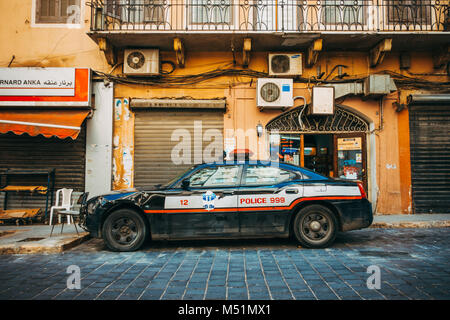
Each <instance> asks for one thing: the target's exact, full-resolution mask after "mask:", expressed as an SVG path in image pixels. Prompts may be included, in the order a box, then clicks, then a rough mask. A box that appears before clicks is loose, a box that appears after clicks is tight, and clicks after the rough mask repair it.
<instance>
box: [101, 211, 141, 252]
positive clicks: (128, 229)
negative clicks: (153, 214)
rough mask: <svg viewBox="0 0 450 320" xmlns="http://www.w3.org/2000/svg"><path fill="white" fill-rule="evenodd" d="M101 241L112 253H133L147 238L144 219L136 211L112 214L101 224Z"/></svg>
mask: <svg viewBox="0 0 450 320" xmlns="http://www.w3.org/2000/svg"><path fill="white" fill-rule="evenodd" d="M102 233H103V239H104V240H105V243H106V245H107V246H108V248H110V249H111V250H114V251H134V250H137V249H139V248H140V247H141V246H142V244H143V243H144V241H145V239H146V238H147V233H148V230H147V226H146V224H145V221H144V218H143V217H142V216H141V215H140V214H139V213H137V212H136V211H133V210H130V209H120V210H117V211H114V212H112V213H111V214H110V215H109V216H108V217H107V218H106V220H105V223H104V224H103V230H102Z"/></svg>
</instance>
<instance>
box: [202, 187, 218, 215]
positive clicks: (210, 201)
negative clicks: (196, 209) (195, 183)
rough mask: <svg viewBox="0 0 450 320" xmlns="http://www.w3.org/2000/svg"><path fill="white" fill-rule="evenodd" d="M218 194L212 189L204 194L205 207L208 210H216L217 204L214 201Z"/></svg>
mask: <svg viewBox="0 0 450 320" xmlns="http://www.w3.org/2000/svg"><path fill="white" fill-rule="evenodd" d="M216 198H217V197H216V195H215V194H214V192H212V191H206V193H204V194H203V208H204V209H205V210H207V211H211V210H214V208H215V205H214V202H215V200H216Z"/></svg>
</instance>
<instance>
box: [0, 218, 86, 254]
mask: <svg viewBox="0 0 450 320" xmlns="http://www.w3.org/2000/svg"><path fill="white" fill-rule="evenodd" d="M50 231H51V226H49V225H37V224H36V225H24V226H0V254H22V253H58V252H62V251H64V250H67V249H69V248H72V247H74V246H76V245H78V244H80V243H81V242H83V241H84V240H86V239H88V238H89V234H88V233H87V232H84V230H83V229H81V228H79V227H78V232H79V235H78V234H77V233H76V230H75V227H74V225H73V224H71V225H67V224H64V229H63V233H62V234H61V225H60V224H58V225H55V228H54V230H53V235H52V237H50Z"/></svg>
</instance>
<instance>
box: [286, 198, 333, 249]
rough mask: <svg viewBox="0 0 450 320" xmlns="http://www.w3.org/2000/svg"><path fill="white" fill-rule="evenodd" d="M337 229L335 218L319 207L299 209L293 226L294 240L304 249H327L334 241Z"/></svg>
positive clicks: (325, 209) (326, 209)
mask: <svg viewBox="0 0 450 320" xmlns="http://www.w3.org/2000/svg"><path fill="white" fill-rule="evenodd" d="M337 228H338V222H337V219H336V216H335V215H334V214H333V212H331V210H330V209H328V208H327V207H324V206H321V205H311V206H307V207H305V208H303V209H301V210H300V211H299V212H298V214H297V216H296V217H295V219H294V225H293V231H294V236H295V238H296V240H297V241H298V242H299V243H300V244H301V245H302V246H303V247H306V248H326V247H329V246H330V245H331V244H332V243H333V242H334V240H335V239H336V235H337Z"/></svg>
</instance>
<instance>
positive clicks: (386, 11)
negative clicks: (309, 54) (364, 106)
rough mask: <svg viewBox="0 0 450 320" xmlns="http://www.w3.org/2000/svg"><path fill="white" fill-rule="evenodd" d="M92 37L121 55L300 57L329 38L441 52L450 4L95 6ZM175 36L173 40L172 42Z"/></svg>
mask: <svg viewBox="0 0 450 320" xmlns="http://www.w3.org/2000/svg"><path fill="white" fill-rule="evenodd" d="M88 4H89V6H90V7H91V32H90V33H89V35H90V36H91V37H92V38H93V39H94V40H97V39H98V38H107V39H108V40H109V41H110V42H111V44H113V45H114V46H118V47H126V46H141V47H145V46H155V47H159V48H161V49H162V50H165V49H167V50H171V49H172V46H173V45H172V39H173V36H177V37H180V38H182V39H183V42H185V44H186V47H188V49H189V50H191V51H199V50H202V51H219V50H229V49H230V43H232V42H238V43H239V41H240V40H241V39H243V38H246V37H250V38H252V41H253V43H252V49H253V50H256V51H265V50H279V49H280V50H286V49H287V50H289V49H293V50H297V49H302V48H304V47H305V46H307V45H309V44H310V42H311V40H312V39H316V38H323V39H324V41H325V44H326V46H327V47H328V48H330V49H346V50H348V48H352V49H354V50H365V49H367V48H370V47H372V46H373V45H374V44H376V43H377V42H379V41H380V40H382V39H383V38H386V37H387V36H388V37H390V38H393V49H395V47H397V48H398V49H415V48H420V47H423V46H424V45H425V46H427V47H428V48H429V47H430V46H440V45H443V44H445V43H447V42H448V37H449V35H450V33H449V31H450V12H449V0H445V1H438V0H385V1H383V0H321V1H317V0H315V1H312V0H299V1H297V0H267V1H262V0H255V1H251V0H92V1H90V2H89V3H88ZM168 35H170V36H168Z"/></svg>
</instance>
